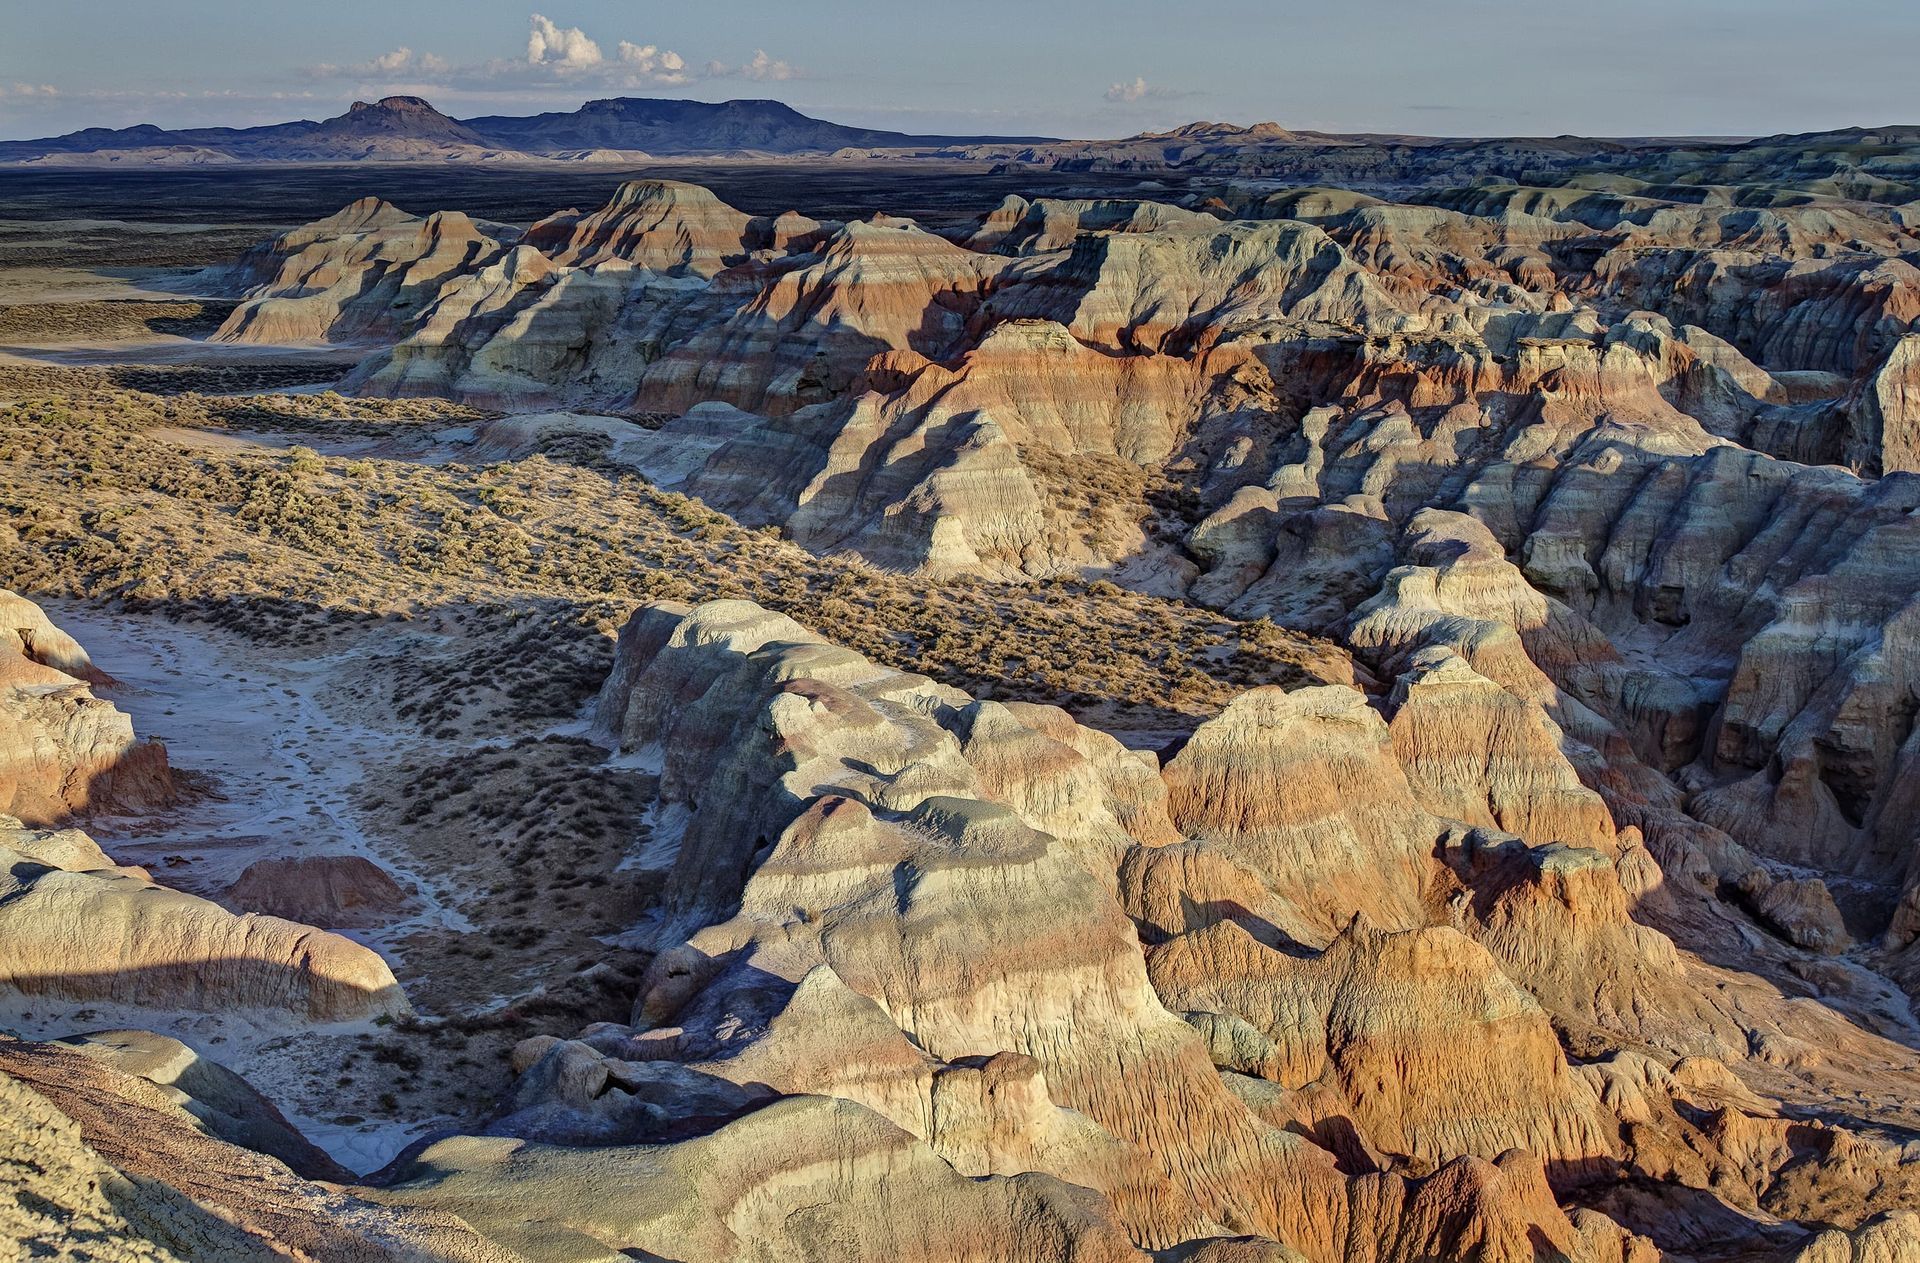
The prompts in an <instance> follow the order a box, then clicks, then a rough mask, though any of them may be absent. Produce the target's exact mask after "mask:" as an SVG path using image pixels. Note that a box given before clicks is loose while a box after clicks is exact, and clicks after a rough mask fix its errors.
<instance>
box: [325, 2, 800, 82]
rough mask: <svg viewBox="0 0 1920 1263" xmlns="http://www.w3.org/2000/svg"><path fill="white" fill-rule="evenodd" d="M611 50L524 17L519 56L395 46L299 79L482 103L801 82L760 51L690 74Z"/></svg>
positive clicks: (630, 46) (664, 56)
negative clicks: (488, 98)
mask: <svg viewBox="0 0 1920 1263" xmlns="http://www.w3.org/2000/svg"><path fill="white" fill-rule="evenodd" d="M612 49H613V51H612V54H611V55H609V54H608V53H607V51H606V50H605V48H604V47H603V46H602V45H601V43H600V41H598V40H596V39H594V38H593V37H592V36H591V35H589V34H587V32H586V31H585V30H583V29H581V28H580V27H577V26H562V25H561V24H560V23H558V22H556V21H554V20H553V19H552V18H550V17H548V16H547V15H546V14H544V13H534V14H530V15H529V16H528V18H527V49H526V53H525V54H524V55H523V56H508V57H495V58H492V59H490V60H488V61H484V62H479V63H475V64H471V65H459V66H455V65H449V64H448V63H447V62H446V61H445V60H443V59H442V58H440V57H436V56H434V55H433V54H432V53H416V52H415V51H414V50H413V49H411V48H407V47H404V46H403V47H400V48H396V49H394V50H393V51H391V52H387V53H382V54H381V55H379V56H378V57H374V58H372V59H371V60H368V61H364V62H359V63H356V64H354V65H348V66H340V65H333V64H331V63H325V64H322V65H318V66H309V67H308V68H307V70H306V74H307V75H308V76H309V77H311V78H317V79H345V80H351V81H354V82H358V83H368V84H376V83H377V84H382V85H394V84H404V85H406V86H407V87H410V88H413V89H415V90H417V91H420V92H423V93H424V92H442V91H450V92H454V93H457V94H461V95H482V96H484V95H498V94H501V93H517V94H524V93H527V92H544V91H547V90H550V89H561V88H565V89H570V90H578V89H579V88H582V87H591V88H594V89H599V90H604V91H608V92H623V91H636V90H645V89H648V88H674V87H681V86H683V85H686V84H690V83H694V82H696V81H700V80H707V79H751V80H756V81H763V82H766V81H777V80H784V79H797V78H799V77H801V76H800V71H799V70H798V69H796V68H795V67H794V66H793V65H792V63H790V62H786V61H782V60H780V59H779V58H777V57H774V56H772V55H771V54H769V53H768V52H767V51H766V50H765V49H758V48H757V49H755V50H754V53H753V56H752V58H750V59H749V60H747V61H744V62H741V63H739V64H737V65H733V64H729V63H727V62H724V61H718V60H713V61H707V62H704V63H702V64H701V65H700V67H699V68H698V69H696V68H695V66H694V64H693V63H692V62H690V61H689V60H688V59H687V58H686V57H683V56H681V55H680V54H679V53H678V52H676V51H674V50H673V49H671V48H663V47H661V46H660V45H659V44H654V43H646V42H642V41H637V40H629V39H623V40H619V41H617V42H615V43H614V44H613V45H612Z"/></svg>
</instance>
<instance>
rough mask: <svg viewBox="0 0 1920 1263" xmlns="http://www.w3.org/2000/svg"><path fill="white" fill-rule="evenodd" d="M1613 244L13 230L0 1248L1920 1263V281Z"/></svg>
mask: <svg viewBox="0 0 1920 1263" xmlns="http://www.w3.org/2000/svg"><path fill="white" fill-rule="evenodd" d="M1673 161H1677V159H1676V160H1673ZM1555 174H1556V179H1557V180H1558V182H1556V183H1553V184H1551V185H1548V184H1546V183H1545V182H1544V179H1543V184H1542V186H1541V187H1526V186H1516V187H1506V186H1501V187H1497V188H1496V187H1491V186H1488V185H1486V184H1484V183H1483V184H1482V185H1481V186H1476V187H1472V188H1466V187H1459V188H1455V187H1452V186H1447V187H1446V188H1444V189H1441V188H1438V186H1435V187H1426V186H1419V187H1414V186H1410V185H1394V186H1392V187H1389V186H1387V185H1386V184H1383V183H1381V182H1380V181H1379V180H1378V179H1376V178H1373V177H1371V176H1370V177H1369V178H1368V179H1366V180H1360V181H1355V182H1354V184H1355V187H1353V188H1344V187H1336V186H1335V185H1334V184H1333V183H1332V182H1331V181H1330V182H1328V183H1327V184H1321V185H1314V186H1311V187H1299V186H1295V185H1292V184H1288V183H1285V182H1282V181H1279V180H1269V181H1265V182H1261V181H1249V180H1244V179H1239V180H1236V179H1209V178H1203V177H1189V176H1187V175H1180V176H1173V175H1166V176H1164V178H1162V177H1158V176H1156V177H1155V178H1153V179H1151V180H1143V178H1142V177H1141V176H1140V175H1139V174H1131V173H1126V172H1121V171H1104V170H1102V171H1093V172H1066V171H1044V170H1029V171H1021V170H1017V169H1003V168H1002V167H1000V166H990V165H988V164H985V163H958V162H954V163H948V162H941V163H926V164H919V165H907V166H903V165H902V164H886V163H872V164H869V163H854V162H848V163H843V164H835V163H826V162H819V163H796V164H781V163H773V162H760V163H734V164H726V163H705V164H683V165H680V166H674V167H671V168H667V167H663V168H659V169H657V170H649V171H647V172H645V173H643V174H641V175H640V176H639V177H638V178H636V179H634V180H633V181H632V182H629V183H622V177H621V175H619V174H617V173H615V174H609V173H595V174H593V175H565V176H556V175H553V174H552V173H548V172H536V173H530V172H516V171H512V170H504V171H472V170H459V171H455V170H449V171H428V170H425V169H403V168H396V169H395V170H392V171H385V172H375V173H371V174H369V173H366V172H361V171H356V172H355V173H354V174H353V177H352V179H351V180H348V181H342V180H336V179H333V178H330V177H328V176H327V174H326V173H325V172H320V171H301V170H274V171H271V172H268V171H256V172H251V173H246V172H242V173H232V172H221V173H218V174H214V173H194V172H169V173H165V174H161V173H155V174H151V175H113V176H98V175H93V176H80V175H76V174H70V173H58V174H42V173H25V172H9V173H6V175H5V176H4V183H0V205H3V206H4V207H5V210H4V211H0V509H3V510H4V513H3V514H0V589H5V590H6V592H5V593H4V594H0V615H5V617H0V859H4V860H5V861H6V864H5V866H4V867H3V868H0V1093H4V1096H5V1106H6V1108H5V1109H4V1111H0V1113H4V1114H5V1115H6V1118H5V1120H4V1121H0V1194H10V1195H11V1201H12V1203H13V1204H12V1206H11V1207H8V1208H4V1209H0V1234H6V1233H11V1234H12V1237H13V1239H14V1240H16V1241H18V1242H20V1243H22V1245H23V1247H24V1248H25V1251H26V1253H25V1257H74V1258H98V1259H123V1258H124V1259H160V1260H165V1259H174V1258H181V1259H197V1258H221V1259H228V1258H233V1259H253V1258H262V1259H265V1258H311V1259H341V1260H347V1259H372V1258H390V1257H391V1258H415V1259H448V1260H453V1259H475V1260H481V1259H484V1260H520V1259H529V1260H536V1261H539V1263H545V1261H546V1260H554V1261H555V1263H559V1261H560V1260H566V1261H568V1263H572V1261H574V1260H590V1259H607V1260H615V1259H620V1258H651V1259H672V1260H680V1261H681V1263H695V1261H696V1260H720V1259H727V1260H732V1259H740V1260H747V1259H766V1260H774V1259H782V1260H784V1259H799V1258H808V1259H821V1260H826V1259H847V1258H866V1257H880V1256H882V1255H886V1256H891V1257H893V1258H897V1259H911V1260H927V1261H928V1263H932V1261H933V1260H954V1259H969V1260H974V1259H977V1260H982V1261H984V1260H1032V1261H1033V1263H1042V1261H1045V1260H1054V1259H1065V1258H1073V1259H1083V1260H1108V1259H1112V1260H1122V1259H1136V1260H1137V1259H1147V1258H1151V1259H1158V1260H1166V1261H1169V1263H1171V1261H1173V1260H1195V1261H1196V1263H1227V1261H1229V1260H1235V1261H1237V1260H1242V1259H1262V1260H1297V1259H1301V1258H1307V1259H1312V1260H1314V1261H1315V1263H1333V1261H1334V1260H1344V1259H1360V1260H1376V1261H1377V1263H1415V1260H1440V1259H1456V1258H1458V1259H1479V1260H1485V1261H1487V1263H1509V1261H1511V1263H1523V1261H1524V1263H1538V1261H1540V1260H1546V1259H1567V1260H1573V1261H1575V1263H1629V1261H1631V1263H1648V1261H1650V1260H1653V1259H1657V1258H1663V1257H1664V1258H1671V1259H1675V1260H1700V1261H1702V1263H1708V1261H1720V1260H1726V1261H1732V1260H1779V1261H1781V1263H1786V1261H1788V1260H1799V1261H1801V1263H1841V1261H1843V1260H1852V1261H1854V1263H1869V1261H1872V1263H1879V1261H1880V1260H1895V1259H1906V1258H1916V1257H1920V1103H1917V1101H1916V1098H1917V1096H1920V1092H1917V1091H1916V1090H1917V1089H1920V1017H1916V1009H1915V1006H1914V998H1915V996H1916V994H1920V956H1916V955H1915V953H1916V952H1917V951H1920V947H1916V946H1915V943H1916V941H1917V940H1920V878H1916V874H1920V861H1915V856H1916V855H1917V854H1920V736H1916V729H1915V724H1914V719H1915V716H1916V714H1920V651H1917V650H1916V646H1920V614H1916V610H1920V477H1916V473H1917V472H1920V384H1916V382H1920V377H1917V376H1916V374H1920V349H1917V348H1920V271H1916V270H1915V269H1916V265H1917V264H1920V218H1916V212H1915V211H1914V210H1913V207H1914V206H1915V205H1920V202H1916V201H1913V200H1907V199H1902V198H1900V197H1896V196H1894V195H1893V194H1891V193H1888V192H1887V191H1886V190H1884V189H1880V188H1864V187H1857V186H1854V185H1845V186H1844V187H1842V186H1839V185H1834V186H1828V185H1820V186H1818V187H1815V186H1814V185H1813V184H1811V183H1809V184H1807V185H1806V187H1799V186H1792V187H1789V183H1790V177H1787V176H1781V177H1779V179H1778V180H1773V179H1772V178H1771V177H1770V178H1769V180H1768V181H1766V182H1763V181H1760V180H1759V179H1758V178H1755V177H1752V176H1751V173H1743V172H1736V173H1735V174H1734V175H1728V174H1727V172H1726V171H1725V170H1722V169H1720V168H1715V169H1713V170H1712V171H1711V172H1708V173H1706V174H1697V173H1693V174H1690V173H1687V172H1682V173H1681V174H1679V175H1676V174H1675V173H1674V172H1673V171H1671V170H1666V171H1663V172H1661V173H1659V174H1660V176H1661V179H1663V180H1666V181H1669V182H1668V183H1657V182H1655V180H1654V178H1653V174H1654V173H1650V172H1643V173H1641V174H1642V175H1643V176H1645V178H1644V179H1641V180H1639V181H1638V182H1631V183H1632V187H1630V188H1629V187H1627V184H1628V183H1630V182H1628V181H1626V179H1625V177H1620V176H1618V175H1616V174H1614V173H1613V172H1612V171H1611V170H1610V171H1609V173H1608V174H1607V176H1606V177H1605V179H1606V180H1610V181H1613V184H1614V187H1608V188H1604V189H1603V188H1600V187H1598V186H1599V185H1600V184H1601V183H1602V182H1603V181H1602V177H1601V176H1598V175H1593V176H1589V177H1579V176H1575V177H1566V173H1564V172H1557V173H1555ZM1736 176H1737V177H1738V178H1740V179H1743V180H1745V183H1742V184H1740V185H1738V186H1737V187H1736V186H1735V184H1734V183H1733V181H1734V180H1735V178H1736ZM1709 177H1711V178H1712V179H1713V180H1714V181H1716V182H1715V183H1712V184H1711V185H1709V184H1708V183H1707V181H1708V180H1709ZM1721 177H1725V183H1724V184H1722V183H1719V182H1718V181H1719V180H1720V179H1721ZM1791 178H1792V179H1801V178H1805V179H1811V177H1806V176H1805V173H1804V172H1801V173H1799V174H1798V175H1795V176H1793V177H1791ZM1887 178H1889V179H1892V178H1894V177H1892V176H1889V177H1887ZM1583 180H1584V183H1583ZM1689 180H1695V181H1697V183H1696V184H1694V185H1689V184H1688V181H1689ZM348 184H351V185H352V186H353V187H351V188H347V187H346V186H347V185H348ZM363 184H364V185H366V187H365V188H362V187H360V186H361V185H363ZM1363 185H1364V191H1363V189H1362V186H1363ZM1589 185H1592V186H1594V187H1589ZM376 186H377V187H376ZM1700 188H1708V189H1710V190H1712V191H1708V192H1705V193H1698V194H1697V195H1696V191H1695V190H1697V189H1700ZM1729 188H1731V189H1735V192H1733V193H1727V192H1724V191H1723V190H1724V189H1729ZM1782 189H1786V191H1784V192H1783V191H1782ZM1740 190H1745V191H1744V192H1741V191H1740ZM363 193H364V194H367V195H368V196H365V197H360V198H359V200H354V198H356V197H359V195H361V194H363ZM348 201H352V202H353V204H352V205H351V206H347V207H346V208H345V209H342V206H343V204H344V203H346V202H348ZM567 201H574V202H577V203H578V204H579V205H580V206H582V207H585V208H588V209H584V210H573V211H559V210H558V207H560V206H561V205H563V204H565V203H566V202H567ZM603 203H604V204H603ZM400 206H404V207H405V208H406V209H405V210H401V209H398V207H400ZM235 207H242V208H244V212H238V211H235V210H234V209H233V208H235ZM596 208H597V209H596ZM408 212H418V213H417V214H413V213H408ZM427 212H444V213H437V214H433V215H431V216H428V215H427ZM462 212H467V213H462ZM548 212H555V213H553V214H548ZM242 213H243V214H244V216H245V217H244V218H242V217H240V215H241V214H242ZM543 216H544V218H543ZM309 220H312V221H316V222H312V223H309V222H307V221H309ZM82 831H83V832H82ZM0 1200H7V1199H5V1198H0Z"/></svg>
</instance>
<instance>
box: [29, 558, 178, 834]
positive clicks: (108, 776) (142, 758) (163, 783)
mask: <svg viewBox="0 0 1920 1263" xmlns="http://www.w3.org/2000/svg"><path fill="white" fill-rule="evenodd" d="M110 682H111V681H110V680H109V678H108V676H107V675H106V673H105V672H103V671H101V670H100V669H99V668H98V667H96V666H94V664H93V662H92V660H91V659H90V658H88V656H87V653H86V651H85V650H84V649H82V648H81V647H80V646H79V644H77V643H76V642H75V641H74V640H73V638H72V637H71V636H68V635H67V634H66V633H65V632H63V631H61V630H60V629H59V628H58V627H56V626H54V624H53V623H52V622H51V621H50V620H49V619H48V618H47V616H46V613H45V612H44V611H42V610H41V609H40V607H39V606H37V605H35V604H34V603H33V602H31V601H28V600H26V599H25V598H23V597H20V596H16V595H15V594H13V593H11V592H6V591H0V813H3V814H5V815H11V816H16V817H18V818H19V819H20V820H22V821H24V822H26V823H28V824H52V823H55V822H57V821H61V820H64V819H67V818H69V817H71V816H72V815H74V814H75V813H78V812H84V811H87V810H90V809H91V810H116V809H135V810H137V809H139V808H141V807H143V806H149V805H157V804H160V803H164V802H166V801H167V800H168V799H170V798H171V797H172V796H173V794H174V787H173V780H172V777H171V776H170V775H169V773H168V770H167V753H166V750H165V749H164V748H163V747H161V746H159V745H157V744H155V743H153V742H142V741H139V740H137V739H136V738H135V736H134V732H133V723H132V721H131V720H129V719H128V718H127V716H126V715H125V714H123V713H122V712H121V711H119V710H118V709H117V708H115V706H114V705H113V703H112V702H110V701H108V700H106V699H105V698H102V697H98V696H96V695H95V693H94V688H95V687H96V686H101V685H105V684H108V683H110Z"/></svg>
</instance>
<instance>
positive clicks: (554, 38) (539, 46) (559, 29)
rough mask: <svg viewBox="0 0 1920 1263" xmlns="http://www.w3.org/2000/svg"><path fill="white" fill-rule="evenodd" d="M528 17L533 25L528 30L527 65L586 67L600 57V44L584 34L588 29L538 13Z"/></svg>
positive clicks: (597, 62) (588, 67)
mask: <svg viewBox="0 0 1920 1263" xmlns="http://www.w3.org/2000/svg"><path fill="white" fill-rule="evenodd" d="M528 20H529V21H530V22H531V24H532V28H533V29H532V30H530V31H529V32H528V33H527V64H528V65H530V66H550V67H552V68H553V69H555V70H560V71H568V70H589V69H592V68H593V67H595V66H598V65H599V64H600V63H601V61H602V60H603V59H602V58H601V56H600V45H598V44H596V43H594V42H593V41H592V40H591V39H589V38H587V33H586V32H585V31H583V30H581V29H580V28H579V27H577V26H559V25H556V24H555V23H554V21H553V20H552V19H551V18H549V17H547V16H546V15H544V14H540V13H536V14H534V15H533V16H532V17H531V18H530V19H528Z"/></svg>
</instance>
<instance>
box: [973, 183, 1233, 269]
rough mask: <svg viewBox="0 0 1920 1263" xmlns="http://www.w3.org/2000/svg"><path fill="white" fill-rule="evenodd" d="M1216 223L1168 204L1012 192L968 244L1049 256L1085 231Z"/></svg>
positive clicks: (1062, 248) (1147, 228)
mask: <svg viewBox="0 0 1920 1263" xmlns="http://www.w3.org/2000/svg"><path fill="white" fill-rule="evenodd" d="M1216 222H1217V221H1216V220H1215V219H1214V218H1213V217H1212V216H1211V215H1205V214H1202V213H1200V212H1198V211H1190V210H1182V209H1181V208H1180V207H1178V206H1169V205H1167V204H1166V203H1165V202H1139V201H1127V200H1122V199H1118V198H1115V199H1100V200H1094V199H1088V198H1056V197H1041V198H1035V199H1034V200H1032V201H1028V200H1027V199H1026V198H1024V197H1019V196H1015V195H1011V194H1010V195H1008V197H1007V198H1006V200H1005V201H1003V202H1001V203H1000V205H999V206H997V207H995V208H994V209H993V210H992V211H990V212H988V213H987V216H986V218H985V219H983V220H982V221H981V224H980V227H979V229H978V230H977V231H975V232H974V234H973V235H972V236H970V237H968V238H967V245H968V246H969V247H970V248H972V249H975V250H991V251H994V252H996V253H999V254H1023V255H1030V254H1045V253H1047V252H1048V251H1050V250H1064V249H1066V248H1067V247H1068V246H1071V245H1072V244H1073V242H1074V239H1075V238H1076V237H1078V236H1079V235H1080V234H1081V233H1083V232H1155V231H1157V230H1159V229H1161V228H1169V227H1183V228H1204V227H1210V226H1212V225H1214V224H1215V223H1216Z"/></svg>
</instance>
